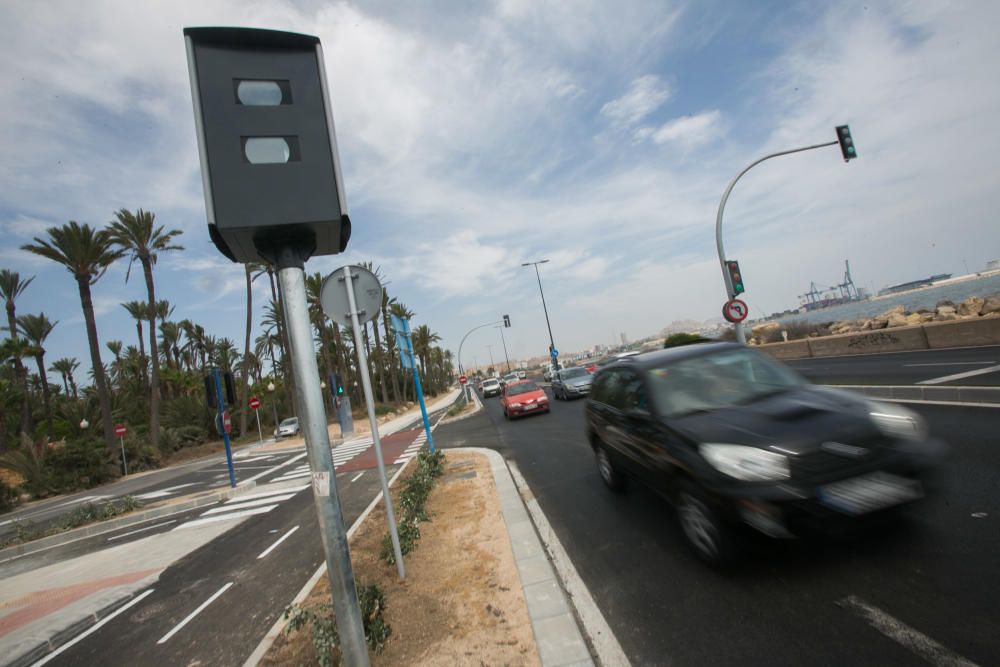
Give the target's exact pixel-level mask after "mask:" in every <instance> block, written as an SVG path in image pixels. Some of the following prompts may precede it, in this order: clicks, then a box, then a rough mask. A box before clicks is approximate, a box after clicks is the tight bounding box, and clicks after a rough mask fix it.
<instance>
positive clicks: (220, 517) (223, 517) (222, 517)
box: [174, 505, 277, 530]
mask: <svg viewBox="0 0 1000 667" xmlns="http://www.w3.org/2000/svg"><path fill="white" fill-rule="evenodd" d="M275 507H277V505H267V506H265V507H254V508H251V509H248V510H243V511H240V512H233V513H231V514H217V515H215V516H209V517H205V518H204V519H195V520H194V521H188V522H187V523H182V524H181V525H179V526H177V527H176V528H174V530H180V529H182V528H195V527H197V526H203V525H205V524H206V523H215V522H217V521H228V520H230V519H242V518H243V517H248V516H254V515H255V514H266V513H268V512H270V511H271V510H273V509H274V508H275Z"/></svg>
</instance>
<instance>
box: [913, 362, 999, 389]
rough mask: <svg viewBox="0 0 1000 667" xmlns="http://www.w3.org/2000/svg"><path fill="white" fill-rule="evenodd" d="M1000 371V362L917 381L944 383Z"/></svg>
mask: <svg viewBox="0 0 1000 667" xmlns="http://www.w3.org/2000/svg"><path fill="white" fill-rule="evenodd" d="M997 371H1000V364H998V365H996V366H989V367H987V368H978V369H976V370H974V371H965V372H964V373H955V374H954V375H945V376H943V377H939V378H931V379H930V380H923V381H921V382H917V384H925V385H926V384H943V383H945V382H953V381H955V380H964V379H966V378H971V377H975V376H977V375H986V374H988V373H996V372H997Z"/></svg>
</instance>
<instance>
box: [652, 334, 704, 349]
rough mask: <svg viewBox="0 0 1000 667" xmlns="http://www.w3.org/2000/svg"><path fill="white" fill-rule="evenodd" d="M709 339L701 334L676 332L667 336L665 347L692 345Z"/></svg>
mask: <svg viewBox="0 0 1000 667" xmlns="http://www.w3.org/2000/svg"><path fill="white" fill-rule="evenodd" d="M707 340H708V339H707V338H705V337H704V336H701V335H699V334H693V333H675V334H670V335H669V336H667V339H666V340H665V341H663V347H664V349H666V348H668V347H678V346H680V345H690V344H691V343H704V342H706V341H707Z"/></svg>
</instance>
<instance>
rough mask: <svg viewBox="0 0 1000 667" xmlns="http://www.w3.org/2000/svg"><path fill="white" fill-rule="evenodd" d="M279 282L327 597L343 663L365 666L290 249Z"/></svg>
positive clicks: (300, 282) (301, 285)
mask: <svg viewBox="0 0 1000 667" xmlns="http://www.w3.org/2000/svg"><path fill="white" fill-rule="evenodd" d="M277 264H278V281H279V282H280V283H281V286H282V292H283V296H284V299H283V304H282V305H283V306H284V313H285V322H286V323H287V331H288V342H289V347H290V348H291V356H292V370H293V373H294V374H295V375H296V377H297V382H295V390H296V393H297V394H298V399H299V400H298V403H299V423H300V424H301V425H302V427H303V428H302V433H303V434H304V435H305V441H306V452H307V455H308V458H309V467H310V469H311V471H312V487H313V500H314V501H315V504H316V514H317V516H318V518H319V529H320V535H321V537H322V539H323V548H324V550H325V551H326V569H327V575H328V576H329V578H330V596H331V597H332V598H333V610H334V613H335V615H336V618H337V631H338V634H339V635H340V641H341V647H340V648H341V654H342V655H343V656H344V662H345V663H346V664H348V665H352V666H358V667H367V665H368V664H369V662H368V646H367V644H366V643H365V630H364V625H363V624H362V622H361V608H360V606H359V604H358V591H357V587H356V586H355V583H354V570H353V567H352V566H351V554H350V549H349V546H348V541H347V531H346V530H345V528H344V515H343V512H342V511H341V507H340V496H338V495H337V476H336V474H335V471H334V467H333V453H332V452H331V450H330V433H329V431H328V430H327V424H326V410H325V408H324V406H323V391H322V389H320V387H319V369H318V368H317V367H316V356H315V355H316V353H315V349H314V347H313V339H312V325H311V324H310V320H309V306H308V304H307V303H306V286H305V272H304V271H303V262H302V260H301V259H300V258H299V257H297V256H296V255H295V253H293V252H292V251H291V250H290V249H287V248H283V249H282V250H281V251H280V252H279V253H278V262H277Z"/></svg>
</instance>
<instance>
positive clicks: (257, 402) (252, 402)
mask: <svg viewBox="0 0 1000 667" xmlns="http://www.w3.org/2000/svg"><path fill="white" fill-rule="evenodd" d="M248 405H249V406H250V409H251V410H256V409H257V408H259V407H260V399H259V398H257V397H256V396H254V397H252V398H251V399H250V403H249V404H248Z"/></svg>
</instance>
